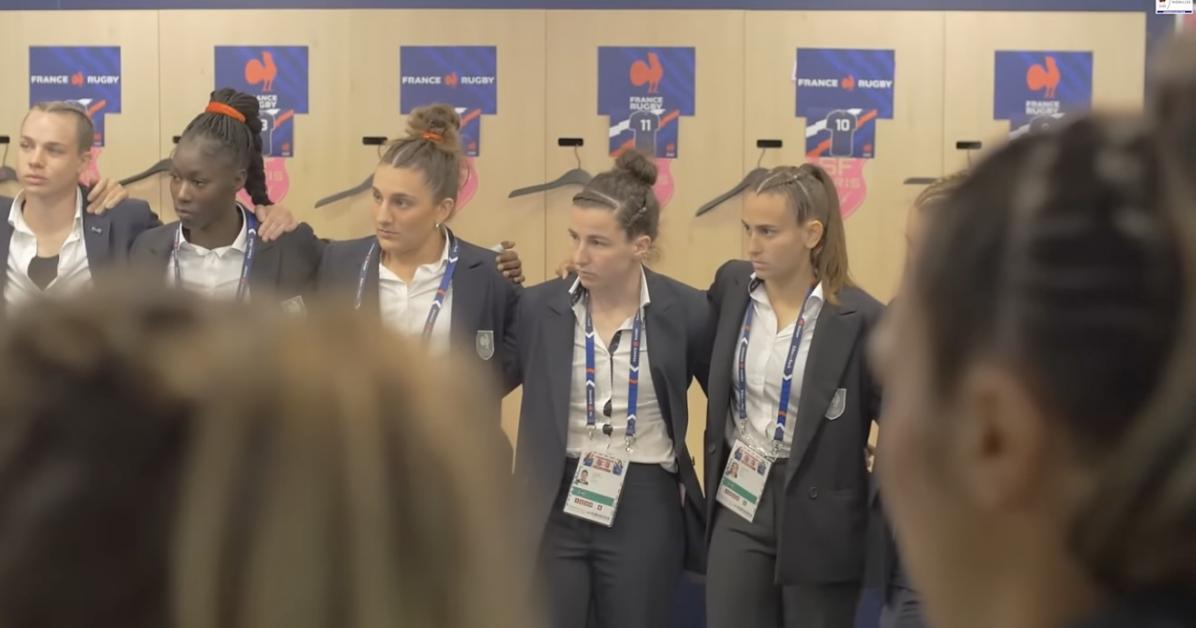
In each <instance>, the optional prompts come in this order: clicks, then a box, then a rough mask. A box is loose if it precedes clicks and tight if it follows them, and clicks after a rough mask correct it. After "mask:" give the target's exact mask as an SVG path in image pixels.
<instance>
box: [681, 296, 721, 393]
mask: <svg viewBox="0 0 1196 628" xmlns="http://www.w3.org/2000/svg"><path fill="white" fill-rule="evenodd" d="M687 309H688V310H689V314H688V315H689V330H688V332H689V333H688V338H687V341H688V362H689V374H690V377H693V378H694V379H696V380H698V385H699V386H701V387H702V392H704V393H707V394H709V391H708V390H707V386H708V384H709V379H710V353H711V352H712V351H713V346H714V330H715V325H714V317H715V314H716V313H717V312H716V311H715V310H714V307H713V306H712V305H711V303H710V297H709V293H708V292H704V291H703V292H697V293H696V298H695V299H694V302H693V304H692V306H691V307H689V308H687Z"/></svg>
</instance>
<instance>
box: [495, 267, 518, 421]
mask: <svg viewBox="0 0 1196 628" xmlns="http://www.w3.org/2000/svg"><path fill="white" fill-rule="evenodd" d="M498 280H499V281H500V282H501V283H502V289H501V292H500V293H499V294H501V295H502V298H503V302H502V303H501V304H500V307H502V309H503V312H502V315H503V320H504V321H506V324H505V325H504V326H503V337H502V344H503V364H502V369H503V387H502V394H503V396H504V397H505V396H506V395H508V394H510V392H511V391H512V390H515V388H517V387H518V386H519V385H520V384H522V383H523V367H522V360H521V359H520V357H519V300H520V297H521V296H522V294H523V288H522V287H520V286H518V285H515V284H513V283H511V282H510V281H508V280H507V278H506V277H503V276H502V275H501V274H500V275H499V279H498Z"/></svg>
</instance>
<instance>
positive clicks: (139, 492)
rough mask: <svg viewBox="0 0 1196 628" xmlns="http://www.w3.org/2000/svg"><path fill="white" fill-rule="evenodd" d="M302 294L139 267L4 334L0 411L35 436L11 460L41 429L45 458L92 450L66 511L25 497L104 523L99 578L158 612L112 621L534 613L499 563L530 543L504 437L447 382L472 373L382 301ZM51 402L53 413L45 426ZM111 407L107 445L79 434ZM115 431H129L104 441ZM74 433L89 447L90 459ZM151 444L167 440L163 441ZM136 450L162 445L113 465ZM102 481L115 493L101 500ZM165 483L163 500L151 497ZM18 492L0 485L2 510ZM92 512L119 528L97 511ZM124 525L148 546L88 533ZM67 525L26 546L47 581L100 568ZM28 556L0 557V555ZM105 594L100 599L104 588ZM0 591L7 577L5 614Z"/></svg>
mask: <svg viewBox="0 0 1196 628" xmlns="http://www.w3.org/2000/svg"><path fill="white" fill-rule="evenodd" d="M141 285H142V286H144V285H145V284H141ZM259 296H260V295H257V294H255V301H257V302H258V303H265V302H267V301H268V299H266V300H262V299H258V298H257V297H259ZM309 307H310V308H311V309H310V311H309V318H308V319H307V320H299V319H290V318H285V319H279V318H278V317H279V316H280V314H279V313H278V312H277V311H275V310H272V309H270V308H268V307H251V308H243V307H239V306H235V305H233V304H211V303H201V302H199V301H197V300H195V299H194V298H192V297H189V296H186V295H181V294H147V293H146V291H145V290H144V288H143V287H142V288H140V289H137V288H134V289H131V290H127V291H126V290H117V291H115V292H112V291H106V292H105V293H104V294H102V295H101V294H93V295H89V296H86V297H84V298H80V299H78V300H76V301H70V302H64V303H56V304H47V305H46V306H44V307H43V308H40V309H38V311H36V312H35V311H33V310H29V311H27V312H25V313H22V314H20V315H18V316H17V318H16V319H15V320H13V321H12V322H11V325H10V327H9V329H8V330H7V334H5V335H4V336H3V341H2V343H0V364H3V365H4V366H5V367H6V371H5V372H7V373H12V374H14V377H12V378H8V377H6V378H5V382H4V384H3V387H4V392H5V397H4V399H0V409H3V410H6V411H7V412H6V413H5V414H6V415H7V416H5V417H4V418H5V419H7V420H8V423H7V424H13V421H12V417H14V416H17V417H24V418H25V419H26V420H25V423H27V424H29V425H27V426H26V428H25V429H23V430H22V432H21V433H23V434H42V435H43V436H42V437H41V438H40V439H35V438H27V439H13V438H8V439H2V440H0V470H3V469H5V468H10V469H17V470H21V469H24V468H25V467H28V466H30V458H29V454H28V452H29V451H30V450H31V448H34V447H38V448H41V449H48V450H51V451H54V452H57V453H58V454H59V456H58V460H59V462H58V464H57V465H50V464H46V465H44V466H46V468H47V469H48V470H52V469H53V468H62V466H63V463H65V464H66V467H65V468H69V469H78V470H79V472H78V473H76V474H74V475H72V476H71V477H72V478H73V480H74V486H75V488H76V490H75V493H74V495H75V496H74V497H72V498H70V499H66V498H64V499H61V500H58V501H57V502H55V503H54V507H56V508H58V509H59V510H57V511H53V509H51V510H52V512H48V513H47V512H45V507H44V504H41V505H39V503H33V501H37V500H33V497H31V496H29V497H24V498H23V499H24V500H25V502H28V503H27V508H26V509H27V510H30V511H31V512H34V513H36V514H38V515H40V516H41V517H43V518H44V519H46V520H47V521H48V522H54V523H59V522H64V521H67V520H68V519H69V522H67V523H60V525H62V526H66V528H67V534H65V538H77V536H78V535H79V534H84V535H86V536H85V538H93V539H94V541H89V542H88V547H89V548H93V549H94V552H95V553H96V554H98V555H100V556H102V557H104V558H103V559H102V560H100V559H97V560H96V561H94V562H95V563H96V564H98V565H102V567H103V569H101V568H100V567H95V568H93V569H92V570H93V571H98V572H103V571H105V570H107V571H111V578H112V579H111V581H110V584H109V585H107V586H106V587H104V590H105V592H107V593H108V594H109V595H108V596H106V597H112V592H111V590H112V589H116V590H117V593H121V592H124V593H129V594H130V595H128V596H126V597H127V598H128V599H131V600H133V601H134V603H135V604H136V605H144V606H145V608H144V612H143V615H144V617H146V618H147V619H146V620H145V621H142V622H140V623H139V622H134V621H130V622H127V623H124V624H116V623H110V624H108V625H113V626H115V625H122V628H124V627H125V626H137V625H145V626H154V625H156V626H161V625H173V626H178V627H180V628H217V627H219V628H237V627H245V628H249V627H252V628H269V627H274V626H277V627H282V626H286V627H287V628H316V627H320V628H324V627H329V626H337V627H338V628H341V627H344V628H382V627H384V626H385V627H388V628H389V627H390V626H395V625H412V626H428V627H433V628H435V627H441V628H457V627H466V626H483V625H485V626H496V627H501V628H516V627H519V628H522V627H523V626H526V625H527V623H526V622H525V621H523V619H522V616H521V610H522V607H521V606H520V605H519V604H516V603H513V601H512V600H513V599H514V598H516V595H517V594H519V593H522V592H523V591H522V589H521V587H519V586H518V582H519V579H518V578H517V577H515V576H514V575H512V574H511V573H510V572H509V571H507V568H508V566H509V565H512V564H514V563H515V561H514V558H515V557H516V556H518V555H519V554H518V553H517V552H516V550H515V548H514V547H513V546H512V539H513V538H515V537H514V535H513V531H512V525H511V522H510V521H509V520H508V518H507V516H505V515H507V514H508V513H507V509H506V508H505V506H506V505H507V503H508V502H507V500H506V499H505V498H506V496H507V491H508V489H509V487H508V486H507V484H506V482H505V480H504V478H505V477H506V475H507V474H508V473H509V469H507V468H505V466H504V465H503V463H502V462H501V460H502V458H501V448H500V447H499V442H498V441H497V439H498V438H503V435H502V432H501V430H500V429H499V427H498V426H497V425H495V426H493V427H490V426H486V425H476V424H475V425H466V424H465V421H462V420H459V419H469V418H471V417H478V416H482V415H484V412H483V411H482V409H481V408H479V407H477V403H478V402H476V401H474V400H476V399H478V398H479V395H461V394H457V395H454V394H451V391H450V390H449V389H448V384H447V383H448V382H453V381H467V382H471V383H470V384H469V386H470V387H471V389H473V388H476V385H477V384H476V382H478V381H482V380H481V378H475V377H472V376H471V375H470V373H471V372H470V371H469V370H468V369H466V368H463V367H457V366H456V364H455V362H452V361H448V362H447V363H446V362H445V361H443V360H440V361H436V362H432V361H429V360H427V359H426V356H425V355H423V353H422V349H421V347H419V346H417V345H410V344H406V343H405V342H404V341H403V340H401V339H398V338H393V337H392V336H391V335H390V334H388V333H387V332H386V331H384V329H383V328H382V327H381V325H380V324H379V323H377V322H375V321H370V320H369V319H362V318H361V317H360V316H357V315H355V314H354V313H352V312H348V311H342V310H324V309H322V308H321V307H319V305H317V304H314V303H312V304H309ZM412 364H420V368H414V369H413V368H411V365H412ZM18 372H19V373H22V375H21V376H19V377H16V376H15V374H16V373H18ZM17 386H20V387H21V388H20V389H19V390H18V389H17V388H16V387H17ZM481 396H483V397H484V395H481ZM51 416H53V417H58V418H57V423H58V424H59V425H60V427H59V428H58V429H56V430H47V429H46V427H45V425H44V424H45V423H47V422H48V421H49V419H48V418H46V417H51ZM110 417H119V420H113V421H108V419H109V418H110ZM446 417H452V419H453V420H445V419H446ZM98 423H103V424H105V427H104V428H103V429H104V431H105V433H106V434H108V435H107V436H105V438H104V439H95V441H96V442H95V444H94V445H90V444H88V443H81V442H80V439H79V438H73V437H71V436H70V435H71V434H72V433H79V434H88V433H91V432H95V431H96V428H89V427H88V426H89V425H92V424H98ZM180 431H181V432H182V434H183V435H184V438H182V442H181V443H178V442H177V439H176V440H170V439H166V442H175V443H176V446H175V447H174V448H173V449H164V448H163V447H161V446H160V445H159V441H162V440H163V438H162V437H161V436H160V434H161V433H168V434H175V435H176V436H177V435H178V434H179V432H180ZM3 434H4V432H3V430H0V435H3ZM56 435H57V436H56ZM47 439H48V440H47ZM56 439H57V440H56ZM114 443H115V444H118V445H120V450H119V451H116V452H113V451H111V450H109V451H102V449H103V448H104V447H108V448H111V447H112V446H113V444H114ZM80 448H83V449H85V450H87V451H91V450H93V449H94V450H95V451H91V454H92V455H90V456H86V457H85V456H82V455H81V454H80V453H79V451H77V450H78V449H80ZM159 451H170V452H173V453H174V454H175V455H171V456H169V457H168V458H167V459H166V460H161V457H162V454H159V453H158V452H159ZM137 455H144V456H146V457H148V458H150V459H151V460H158V461H159V463H158V464H157V466H153V467H146V472H143V473H139V474H135V475H134V476H133V477H134V478H135V479H136V482H133V481H129V482H127V483H122V482H114V481H112V480H113V475H112V472H110V470H109V469H108V468H107V467H106V466H105V465H107V464H109V463H108V462H105V461H111V460H112V459H113V458H114V456H116V457H120V458H132V459H137ZM33 460H34V461H37V460H40V458H35V459H33ZM6 462H8V463H11V464H9V465H8V466H6V465H5V464H4V463H6ZM18 462H21V463H22V464H21V465H17V464H16V463H18ZM117 462H119V463H120V464H124V463H123V461H117ZM113 464H116V463H115V462H114V463H113ZM139 468H140V467H139ZM21 473H26V474H31V475H33V477H37V476H36V474H34V473H33V472H32V471H28V470H25V471H21ZM0 477H3V476H0ZM21 477H23V476H21ZM20 486H23V485H19V484H18V485H17V487H18V488H19V487H20ZM0 488H2V487H0ZM96 490H104V491H106V492H105V493H102V494H103V495H104V496H105V497H106V499H103V500H102V502H101V501H97V500H96V499H94V498H92V499H88V497H87V496H88V495H89V494H91V493H92V492H95V491H96ZM4 495H6V493H3V492H0V498H2V497H4ZM15 495H16V496H17V497H21V496H22V495H31V491H30V490H28V489H26V490H24V491H23V492H21V491H17V492H16V493H15ZM153 495H158V496H159V497H160V499H158V500H157V501H155V502H154V503H155V504H157V507H156V508H150V507H149V506H148V505H147V504H146V502H148V501H150V497H149V496H153ZM30 500H33V501H30ZM13 501H14V502H20V501H21V500H20V499H15V498H13ZM11 505H12V503H11V502H5V501H0V524H3V523H4V514H5V513H9V512H12V509H11V508H10V506H11ZM122 505H123V506H125V508H124V509H123V510H121V508H122ZM39 508H41V509H42V510H38V509H39ZM117 511H119V512H122V513H126V514H125V518H124V519H123V520H122V519H116V518H115V516H114V515H113V514H112V513H114V512H117ZM147 511H148V512H147ZM64 513H65V514H64ZM128 513H131V515H130V514H128ZM66 515H69V516H66ZM10 517H11V515H10ZM18 519H19V518H18ZM96 519H99V520H101V521H102V522H105V523H107V524H108V525H107V527H105V526H99V527H95V529H92V528H93V525H94V523H93V522H94V521H95V520H96ZM171 522H174V523H171ZM113 526H115V527H117V528H121V532H122V533H123V532H124V530H123V527H125V526H132V527H134V529H137V530H138V534H137V535H135V538H137V539H138V543H139V544H138V545H137V546H135V547H133V548H132V549H130V548H129V547H126V546H122V545H120V544H110V542H109V541H108V540H107V539H105V538H102V537H101V535H99V534H96V530H97V529H99V530H105V529H109V528H111V527H113ZM41 527H42V526H35V528H41ZM146 528H148V529H149V531H150V532H156V533H157V535H156V536H155V534H149V533H147V532H145V530H144V529H146ZM0 529H9V530H11V529H12V528H3V527H0ZM72 529H73V530H74V532H71V530H72ZM32 534H33V536H35V537H37V538H39V539H43V540H46V541H53V540H55V539H56V538H61V537H55V536H52V535H49V536H48V535H46V534H45V533H42V532H41V531H40V530H39V529H34V531H33V532H32ZM38 535H40V536H38ZM159 536H160V537H162V538H161V540H160V541H156V542H155V541H154V539H157V538H158V537H159ZM121 538H123V536H122V537H121ZM141 539H148V540H144V541H142V540H141ZM25 540H26V539H22V538H10V539H9V540H8V541H7V543H8V544H9V545H10V546H18V545H20V544H21V542H22V541H25ZM54 545H55V544H54V543H45V544H44V546H42V548H41V551H40V553H37V552H29V553H28V555H27V560H26V561H25V562H26V563H31V564H32V565H33V567H34V570H41V571H42V572H43V573H52V574H55V582H58V581H59V580H61V579H62V578H65V577H67V576H70V577H76V578H77V580H78V586H77V587H75V589H76V591H78V590H87V589H88V588H89V587H90V588H96V586H97V582H96V580H97V578H96V577H95V576H94V575H92V576H91V577H90V578H89V579H83V578H78V577H77V576H75V574H74V571H75V570H77V569H79V567H78V565H77V561H76V560H75V559H74V558H68V557H63V558H62V559H61V561H62V562H61V563H58V564H55V562H54V560H53V558H54V557H55V556H56V555H57V554H55V553H52V552H50V551H49V548H52V547H54ZM72 547H73V546H72ZM105 548H108V549H105ZM59 554H61V553H60V552H59ZM89 556H90V555H89ZM129 564H133V565H139V564H144V565H148V566H149V567H151V568H152V569H150V570H149V571H150V572H152V573H151V574H150V575H147V574H146V573H145V572H146V570H145V569H139V570H136V571H132V570H133V569H134V568H133V567H126V565H129ZM16 566H17V565H7V564H5V558H4V556H0V567H16ZM26 566H28V565H26ZM20 572H21V570H20V569H7V571H6V570H5V569H3V568H0V573H11V574H19V573H20ZM164 574H169V577H167V576H166V575H164ZM124 576H128V578H127V579H126V578H125V577H124ZM146 583H148V584H146ZM159 583H161V584H159ZM151 587H152V588H151ZM17 588H20V587H17ZM126 589H131V590H126ZM156 589H166V590H162V591H156ZM171 590H172V591H173V593H171V592H170V591H171ZM70 593H71V592H69V591H61V590H59V591H58V592H57V594H58V595H64V596H66V597H64V598H63V599H67V600H70V599H72V598H71V597H70ZM133 593H138V594H140V595H132V594H133ZM24 597H27V596H25V595H24V594H22V596H15V597H13V599H14V600H17V601H18V603H20V601H21V600H22V599H23V598H24ZM93 597H95V596H93ZM106 597H105V598H104V599H100V598H96V599H99V601H98V602H96V604H97V605H105V606H112V603H111V602H108V601H107V599H106ZM159 598H161V599H159ZM6 599H7V598H5V597H4V596H3V594H2V593H0V612H3V611H6V610H7V609H8V606H6V605H5V604H4V601H5V600H6ZM89 599H90V598H89ZM119 599H125V598H119ZM27 606H28V605H27ZM46 606H47V605H46V604H39V605H37V608H34V610H32V611H30V612H33V613H43V612H50V611H49V610H46ZM31 608H32V607H31ZM124 610H125V611H126V612H127V611H128V609H124ZM138 610H143V609H140V608H139V609H138ZM78 613H80V616H83V617H85V616H86V615H85V613H86V609H85V608H83V609H80V610H79V611H78ZM3 616H4V617H5V618H6V620H10V619H16V618H17V617H21V616H14V615H10V614H7V613H4V615H3ZM38 616H40V615H38ZM24 617H25V618H27V619H28V618H30V617H33V615H26V616H24ZM139 618H140V616H139ZM155 619H156V620H157V621H155ZM14 623H15V624H16V625H21V622H19V621H17V622H14ZM33 623H36V622H26V623H24V625H32V624H33ZM85 623H91V622H90V621H88V622H85ZM64 625H65V624H64ZM91 625H100V624H99V623H92V624H91Z"/></svg>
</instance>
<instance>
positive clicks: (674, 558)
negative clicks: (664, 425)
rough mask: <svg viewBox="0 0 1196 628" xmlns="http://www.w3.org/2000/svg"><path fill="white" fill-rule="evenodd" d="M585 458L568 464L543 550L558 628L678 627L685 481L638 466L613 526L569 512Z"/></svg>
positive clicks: (543, 572) (542, 577)
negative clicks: (673, 617)
mask: <svg viewBox="0 0 1196 628" xmlns="http://www.w3.org/2000/svg"><path fill="white" fill-rule="evenodd" d="M576 468H577V461H576V460H570V461H569V464H567V465H566V467H565V474H564V477H562V479H561V488H560V490H559V491H558V492H557V497H556V501H555V502H554V505H553V509H552V513H551V515H550V516H549V518H548V525H547V526H546V528H545V531H544V538H543V541H542V542H541V545H540V557H539V564H538V570H539V580H538V581H539V582H540V583H541V586H543V587H546V590H547V591H548V593H549V595H547V596H546V597H547V598H548V599H549V604H550V606H551V609H550V617H551V624H550V625H551V626H553V628H582V627H585V626H591V627H596V628H661V627H662V626H668V625H669V624H670V617H669V615H670V611H671V609H672V607H673V603H674V600H675V595H676V591H677V585H678V581H679V579H680V577H681V569H682V562H683V560H684V556H685V533H684V523H683V520H682V512H681V494H680V489H678V488H677V477H676V476H675V475H673V474H672V473H669V472H668V471H665V470H664V469H663V468H662V467H661V466H660V465H642V464H635V463H632V464H631V465H630V466H629V468H628V470H627V479H626V480H625V481H624V483H623V493H622V495H621V496H620V497H619V509H618V511H617V513H616V515H615V522H614V525H613V526H611V527H609V528H607V527H606V526H602V525H599V524H596V523H591V522H589V521H586V520H584V519H579V518H577V517H574V516H572V515H567V514H565V512H564V511H563V510H562V509H563V508H564V507H565V497H566V495H567V493H568V490H569V486H570V484H571V482H572V481H573V472H574V470H575V469H576Z"/></svg>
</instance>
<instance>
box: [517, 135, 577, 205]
mask: <svg viewBox="0 0 1196 628" xmlns="http://www.w3.org/2000/svg"><path fill="white" fill-rule="evenodd" d="M556 143H557V146H572V147H573V157H574V159H576V160H577V167H576V168H574V169H572V170H569V171H567V172H565V173H564V174H562V175H561V176H559V177H557V178H556V179H553V180H552V181H549V182H547V183H540V184H538V185H529V186H527V187H525V188H519V189H517V190H511V193H510V194H508V195H507V198H515V197H517V196H527V195H528V194H535V193H537V192H545V191H547V190H554V189H556V188H562V187H565V186H567V185H585V184H587V183H589V182H590V179H593V178H594V177H593V175H591V174H590V173H588V172H586V171H585V170H583V169H582V167H581V153H580V152H578V150H577V149H578V148H579V147H581V146H583V145H585V140H583V139H582V138H580V137H562V138H558V139H557V141H556Z"/></svg>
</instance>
